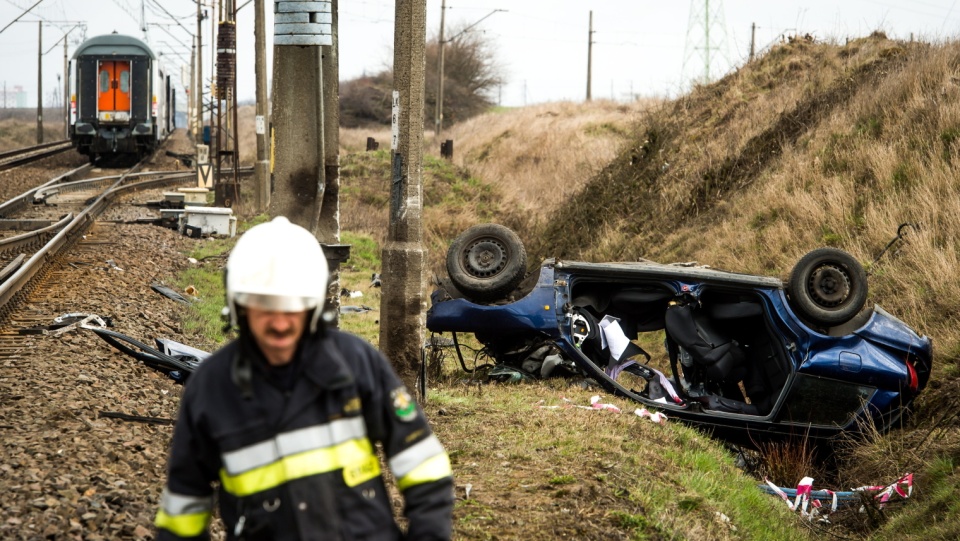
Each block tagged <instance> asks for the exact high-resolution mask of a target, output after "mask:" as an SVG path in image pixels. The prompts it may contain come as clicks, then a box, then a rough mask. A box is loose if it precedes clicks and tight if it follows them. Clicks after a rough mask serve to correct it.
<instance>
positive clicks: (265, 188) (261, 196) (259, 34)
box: [253, 0, 270, 213]
mask: <svg viewBox="0 0 960 541" xmlns="http://www.w3.org/2000/svg"><path fill="white" fill-rule="evenodd" d="M264 3H265V2H264V0H256V1H255V2H254V4H253V9H254V11H256V13H254V15H253V17H254V29H253V36H254V41H255V42H256V45H255V48H256V52H255V61H254V71H255V72H256V80H257V118H256V121H257V126H256V132H257V163H256V165H255V166H254V169H253V173H254V178H255V182H256V187H255V188H254V191H255V195H254V206H255V207H256V209H255V210H256V212H257V213H260V212H263V211H264V210H266V209H267V207H268V206H270V160H269V159H267V156H269V149H268V146H267V145H269V144H270V143H269V141H270V140H269V138H268V137H267V126H269V125H270V123H269V122H268V121H267V118H268V114H269V109H268V108H269V104H268V103H267V36H266V32H267V31H266V26H267V23H266V12H265V8H264Z"/></svg>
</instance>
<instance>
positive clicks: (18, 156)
mask: <svg viewBox="0 0 960 541" xmlns="http://www.w3.org/2000/svg"><path fill="white" fill-rule="evenodd" d="M71 148H73V143H71V142H70V141H56V142H53V143H44V144H42V145H37V146H35V147H27V148H21V149H17V150H11V151H8V152H4V153H0V171H5V170H7V169H13V168H14V167H19V166H21V165H24V164H27V163H30V162H35V161H37V160H41V159H43V158H46V157H49V156H53V155H54V154H59V153H61V152H64V151H66V150H70V149H71Z"/></svg>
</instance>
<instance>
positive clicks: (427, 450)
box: [390, 435, 452, 490]
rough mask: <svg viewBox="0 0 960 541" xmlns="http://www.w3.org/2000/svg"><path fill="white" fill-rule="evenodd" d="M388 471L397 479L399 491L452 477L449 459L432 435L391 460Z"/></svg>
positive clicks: (438, 441)
mask: <svg viewBox="0 0 960 541" xmlns="http://www.w3.org/2000/svg"><path fill="white" fill-rule="evenodd" d="M390 471H392V472H393V475H394V476H395V477H396V478H397V487H399V488H400V490H406V489H408V488H410V487H412V486H416V485H420V484H423V483H429V482H431V481H436V480H438V479H443V478H444V477H449V476H450V475H452V472H451V470H450V458H449V457H448V456H447V452H446V451H444V449H443V445H442V444H441V443H440V440H438V439H437V437H436V436H434V435H431V436H430V437H428V438H426V439H424V440H423V441H420V442H417V443H416V444H415V445H413V446H411V447H409V448H407V449H405V450H404V451H403V452H401V453H398V454H397V455H396V456H394V457H393V458H391V459H390Z"/></svg>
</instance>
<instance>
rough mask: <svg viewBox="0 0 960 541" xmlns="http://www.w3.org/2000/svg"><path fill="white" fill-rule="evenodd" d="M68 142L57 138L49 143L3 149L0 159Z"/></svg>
mask: <svg viewBox="0 0 960 541" xmlns="http://www.w3.org/2000/svg"><path fill="white" fill-rule="evenodd" d="M69 142H70V140H69V139H61V140H59V141H51V142H49V143H41V144H39V145H34V146H32V147H20V148H15V149H13V150H4V151H3V152H0V160H5V159H7V158H10V157H12V156H20V155H22V154H30V153H33V152H37V151H39V150H44V149H47V148H51V147H55V146H57V145H62V144H64V143H69Z"/></svg>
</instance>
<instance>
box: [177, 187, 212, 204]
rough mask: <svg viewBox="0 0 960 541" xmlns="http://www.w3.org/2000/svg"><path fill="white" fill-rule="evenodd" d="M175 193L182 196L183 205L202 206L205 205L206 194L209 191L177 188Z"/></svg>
mask: <svg viewBox="0 0 960 541" xmlns="http://www.w3.org/2000/svg"><path fill="white" fill-rule="evenodd" d="M177 191H178V192H180V193H182V194H183V204H184V205H194V206H203V205H206V204H207V194H208V193H210V190H208V189H206V188H177Z"/></svg>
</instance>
